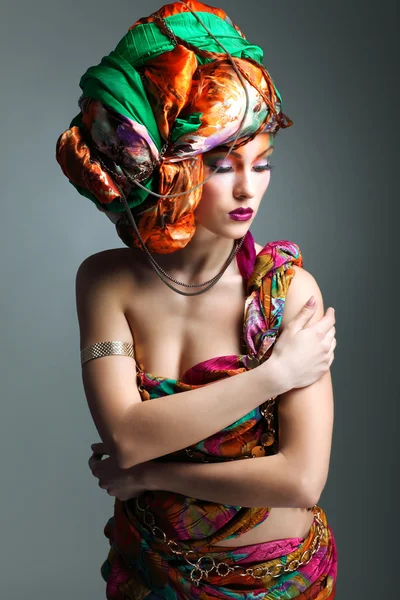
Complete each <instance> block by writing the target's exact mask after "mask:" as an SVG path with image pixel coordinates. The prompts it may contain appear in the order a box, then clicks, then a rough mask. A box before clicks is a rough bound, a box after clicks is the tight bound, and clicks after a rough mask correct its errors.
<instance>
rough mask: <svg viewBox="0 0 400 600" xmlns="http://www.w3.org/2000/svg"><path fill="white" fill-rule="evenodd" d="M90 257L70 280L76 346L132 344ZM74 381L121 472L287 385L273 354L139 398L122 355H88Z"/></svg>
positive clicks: (109, 286)
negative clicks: (194, 384)
mask: <svg viewBox="0 0 400 600" xmlns="http://www.w3.org/2000/svg"><path fill="white" fill-rule="evenodd" d="M97 256H98V255H94V256H93V257H89V259H86V261H84V262H83V263H82V265H81V266H80V268H79V270H78V273H77V277H76V301H77V313H78V320H79V326H80V336H81V350H82V349H83V348H85V347H87V346H88V345H90V344H93V343H94V342H97V341H106V340H121V341H126V342H131V343H133V339H132V334H131V331H130V327H129V324H128V322H127V320H126V317H125V314H124V310H123V308H122V306H121V304H120V299H119V295H118V294H117V293H115V291H113V290H115V289H116V286H115V284H114V282H113V279H112V275H111V276H110V272H109V271H108V273H107V275H105V274H104V273H103V274H102V272H99V269H100V271H101V269H104V267H103V266H100V267H99V266H98V263H99V261H98V260H97V259H96V257H97ZM90 259H91V260H90ZM102 260H103V261H104V257H103V259H102ZM96 267H97V268H96ZM313 312H314V311H313V310H312V309H311V310H310V315H309V316H310V317H311V316H312V314H313ZM307 320H308V319H307ZM309 329H311V328H309ZM314 345H315V344H314ZM292 346H293V344H292ZM321 355H322V353H321ZM321 374H322V372H321V373H320V375H318V376H321ZM317 378H318V377H317V375H316V374H315V379H317ZM82 379H83V384H84V389H85V393H86V397H87V401H88V404H89V409H90V411H91V415H92V418H93V420H94V422H95V425H96V427H97V430H98V433H99V435H100V437H101V439H102V441H103V442H104V443H105V445H106V447H107V448H108V449H109V450H110V454H114V455H115V458H116V460H117V462H118V464H119V466H120V467H121V468H123V469H128V468H130V467H132V466H134V465H136V464H139V463H143V462H146V461H149V460H151V459H154V458H157V457H159V456H164V455H167V454H170V453H171V452H174V451H177V450H181V449H183V448H186V447H187V446H190V445H193V444H196V443H197V442H199V441H201V440H203V439H205V438H207V437H209V436H210V435H212V434H214V433H217V432H218V431H220V430H221V429H223V428H224V427H227V426H228V425H231V424H232V423H234V422H235V421H236V420H238V419H240V418H241V417H243V416H244V415H246V414H247V413H249V412H250V411H252V410H253V409H255V408H256V407H257V406H259V405H260V404H262V403H263V402H264V401H265V400H267V399H268V398H270V397H272V396H277V395H279V394H282V393H284V392H286V391H288V390H290V389H292V387H293V385H292V382H293V380H292V379H291V375H290V373H288V371H287V370H286V369H285V368H284V365H283V363H282V356H279V358H278V357H277V358H275V357H274V354H272V355H271V357H270V358H269V359H268V360H267V361H266V362H265V363H263V364H262V365H260V366H259V367H257V368H255V369H252V370H250V371H246V372H243V373H239V374H238V375H235V376H234V377H227V378H224V379H221V380H218V381H216V382H213V383H210V384H206V385H202V386H200V387H198V388H195V389H193V390H189V391H187V392H179V393H178V394H173V395H170V396H168V398H165V397H161V398H154V399H152V400H149V401H146V402H142V401H141V397H140V394H139V390H138V389H137V385H136V368H135V361H134V359H132V358H130V357H127V356H117V355H115V356H104V357H101V358H98V359H95V360H90V361H88V362H86V363H84V364H83V365H82ZM313 380H314V379H313Z"/></svg>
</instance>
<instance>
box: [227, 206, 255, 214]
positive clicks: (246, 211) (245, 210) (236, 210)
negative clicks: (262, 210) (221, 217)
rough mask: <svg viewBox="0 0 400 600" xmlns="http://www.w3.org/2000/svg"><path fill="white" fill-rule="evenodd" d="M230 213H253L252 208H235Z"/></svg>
mask: <svg viewBox="0 0 400 600" xmlns="http://www.w3.org/2000/svg"><path fill="white" fill-rule="evenodd" d="M229 214H230V215H251V214H253V209H252V208H242V207H240V208H235V210H231V212H230V213H229Z"/></svg>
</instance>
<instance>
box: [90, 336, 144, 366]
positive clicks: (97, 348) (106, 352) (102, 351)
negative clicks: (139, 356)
mask: <svg viewBox="0 0 400 600" xmlns="http://www.w3.org/2000/svg"><path fill="white" fill-rule="evenodd" d="M112 354H119V355H121V356H130V357H131V358H135V355H134V352H133V344H132V343H131V342H119V341H117V342H114V341H113V342H96V343H95V344H91V345H90V346H87V347H86V348H83V350H81V365H83V364H84V363H85V362H87V361H88V360H91V359H92V358H100V357H101V356H111V355H112Z"/></svg>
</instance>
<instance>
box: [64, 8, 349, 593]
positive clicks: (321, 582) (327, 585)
mask: <svg viewBox="0 0 400 600" xmlns="http://www.w3.org/2000/svg"><path fill="white" fill-rule="evenodd" d="M221 40H223V43H221ZM221 49H222V51H221ZM80 85H81V88H82V89H83V94H82V97H81V98H80V101H79V105H80V108H81V113H80V115H78V116H77V117H75V119H74V120H73V121H72V123H71V126H70V129H68V130H67V131H66V132H64V133H63V134H62V135H61V136H60V138H59V140H58V142H57V160H58V162H59V163H60V165H61V167H62V169H63V171H64V173H65V174H66V175H67V176H68V178H69V180H70V181H71V183H72V184H73V185H74V186H75V187H76V189H78V191H79V192H80V193H81V194H83V195H85V196H86V197H88V198H90V199H91V200H92V201H93V202H94V203H95V205H96V206H97V207H98V208H99V209H100V210H102V211H104V212H105V213H106V214H107V216H108V217H109V218H110V219H111V220H112V221H113V222H115V224H116V229H117V232H118V235H119V236H120V237H121V239H122V240H123V241H124V243H125V244H126V245H127V246H128V248H126V249H114V250H108V251H105V252H100V253H98V254H95V255H93V256H90V257H89V258H88V259H86V260H85V261H84V262H83V263H82V265H81V266H80V268H79V270H78V273H77V280H76V292H77V309H78V318H79V325H80V333H81V359H82V375H83V383H84V387H85V392H86V396H87V399H88V403H89V407H90V410H91V414H92V416H93V419H94V422H95V424H96V427H97V429H98V431H99V434H100V437H101V439H102V442H101V443H99V444H94V445H93V446H92V449H93V451H94V452H93V455H92V457H91V458H90V460H89V465H90V468H91V469H92V472H93V475H94V476H95V477H97V478H98V479H99V485H100V487H102V488H104V489H106V490H107V491H108V493H109V494H110V495H112V496H115V505H114V515H113V517H112V518H110V519H109V521H108V522H107V524H106V526H105V530H104V533H105V535H106V536H107V538H108V539H109V542H110V550H109V553H108V556H107V558H106V560H105V561H104V563H103V565H102V568H101V573H102V576H103V578H104V579H105V581H106V582H107V588H106V596H107V598H109V599H122V598H124V599H135V600H139V599H140V600H141V599H143V598H171V599H181V598H182V599H183V598H200V599H211V598H250V597H251V598H253V599H261V598H271V599H272V598H280V597H282V598H295V597H296V598H300V599H311V598H315V599H318V600H323V599H327V598H329V599H332V598H334V595H335V587H336V575H337V553H336V545H335V540H334V537H333V533H332V531H331V529H330V527H329V525H328V523H327V519H326V515H325V513H324V511H323V509H322V508H321V507H319V506H318V505H317V504H316V502H317V501H318V499H319V497H320V494H321V492H322V490H323V487H324V485H325V482H326V478H327V474H328V467H329V457H330V449H331V437H332V426H333V395H332V385H331V378H330V372H329V367H330V365H331V363H332V361H333V358H334V348H335V346H336V339H335V327H334V323H335V319H334V311H333V309H331V308H328V310H327V311H326V313H325V314H324V309H323V299H322V296H321V292H320V290H319V287H318V285H317V283H316V281H315V280H314V278H313V277H312V275H311V274H310V273H308V272H307V271H305V270H304V269H303V268H302V267H303V261H302V256H301V253H300V249H299V247H298V246H297V245H296V244H294V243H293V242H290V241H286V240H280V241H276V242H268V243H267V244H266V245H265V246H264V247H263V246H261V245H259V244H256V243H255V242H254V239H253V237H252V235H251V233H250V230H249V227H250V225H251V223H252V221H253V219H254V217H255V215H256V214H257V211H258V208H259V205H260V203H261V201H262V197H263V194H264V192H265V191H266V189H267V187H268V184H269V181H270V169H271V164H270V159H271V155H272V152H273V148H274V141H275V137H276V134H277V131H278V130H279V128H281V127H282V128H285V127H288V126H290V125H291V124H292V122H291V120H290V119H288V117H286V116H285V115H284V114H283V113H282V110H281V108H282V99H281V96H280V94H279V92H278V90H277V88H276V86H275V85H274V84H273V81H272V79H271V78H270V76H269V74H268V72H267V71H266V69H265V67H264V66H263V65H262V51H261V49H260V48H259V47H258V46H254V45H250V44H249V42H248V41H247V40H246V38H245V36H244V35H243V33H242V32H241V31H240V29H239V28H238V27H237V26H236V25H235V24H233V23H232V21H231V20H230V19H229V18H228V17H227V15H226V14H225V12H224V11H222V10H221V9H217V8H213V7H210V6H207V5H205V4H202V3H200V2H197V1H188V2H186V3H185V2H174V3H172V4H169V5H166V6H164V7H162V8H161V9H160V10H158V11H157V12H156V13H154V14H152V15H150V16H149V17H146V18H143V19H140V20H139V21H137V22H136V23H135V24H134V25H133V26H132V27H131V28H130V29H129V31H128V34H127V35H126V36H124V38H123V39H122V40H121V41H120V42H119V44H118V45H117V47H116V50H115V51H113V52H111V54H110V55H109V56H107V57H104V58H103V59H102V62H101V63H100V65H98V66H96V67H91V68H89V69H88V71H87V72H86V73H85V74H84V76H83V77H82V79H81V81H80ZM122 204H123V205H124V206H123V207H122V206H121V205H122ZM232 242H233V244H232ZM164 284H166V285H164ZM168 288H169V289H168ZM189 290H190V291H189ZM193 290H194V291H193ZM205 292H208V293H205ZM186 296H196V297H195V298H187V297H186ZM313 297H314V298H313ZM308 299H310V300H311V303H306V301H307V300H308ZM313 299H314V303H313V302H312V300H313ZM278 338H279V339H278ZM272 351H273V352H272ZM210 356H211V358H210ZM127 357H128V358H127ZM96 358H102V360H93V359H96ZM145 369H147V370H145ZM134 378H135V379H136V385H134ZM211 383H212V384H213V385H208V384H211ZM165 396H168V400H166V399H165ZM103 455H108V456H109V458H106V459H104V460H101V457H102V456H103ZM247 458H256V459H257V460H251V461H246V460H244V459H247ZM260 507H261V508H260ZM266 507H269V508H266ZM270 507H273V508H270Z"/></svg>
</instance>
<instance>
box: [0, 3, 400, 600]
mask: <svg viewBox="0 0 400 600" xmlns="http://www.w3.org/2000/svg"><path fill="white" fill-rule="evenodd" d="M210 4H213V2H212V1H210ZM160 5H161V2H159V1H158V0H157V1H155V0H146V1H144V0H143V1H136V2H129V1H127V0H125V1H122V0H121V1H119V2H114V3H112V4H110V2H106V1H105V0H95V1H94V0H86V2H77V1H76V0H68V2H57V1H54V0H52V1H50V0H47V1H45V0H38V1H36V2H29V1H28V0H26V1H25V2H18V1H13V2H11V1H9V2H5V3H4V1H3V2H2V3H1V19H0V23H1V24H0V32H1V36H0V43H1V75H2V77H1V83H2V85H1V89H2V92H1V94H0V103H1V113H0V114H1V119H2V126H1V133H2V135H1V146H2V150H1V162H0V169H1V182H2V219H1V236H0V239H1V245H2V248H1V253H0V260H1V282H2V286H1V295H0V303H1V333H2V344H1V361H0V365H1V367H0V368H1V389H2V403H1V419H0V422H1V425H0V427H1V431H0V440H1V450H2V477H1V480H2V485H1V496H0V498H1V507H0V508H1V510H0V515H1V533H2V543H1V547H0V565H1V566H0V571H1V572H2V575H1V584H0V586H1V595H2V597H4V598H7V600H16V599H18V600H22V598H29V599H30V600H36V599H37V600H39V599H40V600H53V599H54V598H57V600H71V599H72V598H74V599H76V600H77V599H79V600H80V599H83V598H85V599H93V600H99V599H100V598H105V591H104V589H105V583H104V582H103V580H102V579H101V576H100V565H101V563H102V562H103V560H104V559H105V557H106V555H107V551H108V542H107V540H106V538H105V537H104V536H103V527H104V525H105V523H106V521H107V520H108V518H109V517H110V516H111V515H112V508H113V498H111V497H110V496H108V495H107V493H106V492H105V491H103V490H100V488H99V487H98V485H97V479H95V478H94V477H93V476H92V475H91V473H90V470H89V467H88V465H87V461H88V458H89V456H90V444H91V443H93V442H95V441H98V435H97V432H96V429H95V427H94V425H93V423H92V421H91V417H90V413H89V411H88V408H87V404H86V399H85V396H84V392H83V387H82V383H81V373H80V360H79V331H78V324H77V318H76V309H75V295H74V281H75V274H76V271H77V268H78V266H79V264H80V263H81V262H82V260H83V259H84V258H86V257H87V256H88V255H90V254H93V253H95V252H99V251H100V250H103V249H106V248H112V247H119V246H122V242H121V241H120V239H119V238H118V236H117V234H116V232H115V230H114V226H113V225H112V224H111V222H110V221H109V220H108V219H107V218H106V217H105V216H104V215H102V214H100V212H98V211H97V209H96V208H95V207H94V205H93V204H92V203H91V202H90V201H89V200H87V199H86V198H84V197H82V196H80V195H79V194H78V193H77V192H76V191H75V190H74V188H73V187H72V186H71V185H70V184H69V183H68V181H67V179H66V178H65V176H64V175H63V174H62V172H61V169H60V167H59V165H58V164H57V162H56V160H55V144H56V140H57V138H58V136H59V135H60V133H62V132H63V131H64V130H65V129H67V128H68V126H69V122H70V120H71V119H72V117H73V116H75V115H76V114H77V112H78V105H77V100H78V97H79V95H80V88H79V86H78V82H79V79H80V77H81V75H82V74H83V73H84V71H85V70H86V69H87V68H88V67H89V66H90V65H93V64H97V63H98V62H99V61H100V59H101V58H102V56H104V55H105V54H108V53H109V52H110V51H111V50H112V49H113V48H114V47H115V45H116V44H117V42H118V41H119V39H120V38H121V37H122V36H123V35H124V34H125V32H126V31H127V29H128V27H129V26H130V25H132V24H133V23H134V22H135V21H136V20H137V19H138V18H140V17H142V16H145V15H148V14H150V13H151V12H152V11H154V10H156V9H157V8H159V6H160ZM217 5H219V6H221V7H222V8H224V9H225V10H226V11H227V12H228V14H229V16H230V17H231V18H232V19H233V20H234V21H236V22H237V24H238V25H239V26H240V27H241V29H242V30H243V32H244V33H245V35H246V36H247V37H248V39H249V40H250V41H253V42H255V43H257V44H259V45H261V46H262V47H263V49H264V64H265V65H266V66H267V68H268V70H269V72H270V73H271V75H272V77H273V78H274V81H275V83H276V85H277V86H278V89H279V90H280V92H281V93H282V96H283V101H284V112H286V114H287V115H289V116H290V117H291V118H292V119H293V121H294V125H293V127H291V128H289V129H287V130H281V132H280V133H279V135H278V138H277V143H276V150H275V152H274V157H273V161H272V162H273V164H274V165H275V169H274V171H273V173H272V181H271V184H270V187H269V188H268V191H267V193H266V197H265V198H264V200H263V203H262V205H261V209H260V212H259V214H258V216H257V219H256V223H255V224H254V227H253V228H252V231H253V234H254V236H255V238H256V241H257V242H258V243H260V244H262V245H264V244H265V243H266V242H267V241H269V240H278V239H289V240H292V241H294V242H296V243H297V244H299V246H300V248H301V251H302V253H303V258H304V267H305V268H306V269H307V270H308V271H310V272H311V273H312V274H313V275H314V277H315V278H316V280H317V282H318V283H319V285H320V288H321V290H322V293H323V296H324V300H325V307H326V308H327V307H328V306H333V307H335V309H336V318H337V323H336V328H337V340H338V346H337V350H336V352H335V361H334V363H333V366H332V377H333V382H334V391H335V428H334V439H333V449H332V458H331V466H330V474H329V479H328V483H327V485H326V488H325V490H324V492H323V495H322V497H321V499H320V502H319V503H320V504H321V506H323V508H324V509H325V511H326V513H327V516H328V520H329V522H330V525H331V527H332V529H333V531H334V534H335V536H336V540H337V544H338V550H339V573H338V575H339V576H338V588H337V589H338V592H337V598H338V599H339V600H347V599H352V600H354V598H363V599H364V600H367V599H371V600H372V598H374V599H375V598H384V597H385V598H386V597H391V598H392V597H393V598H394V596H395V595H396V594H395V591H394V589H393V588H394V586H395V585H396V582H397V577H396V573H395V572H394V567H395V561H394V558H392V555H393V554H394V553H397V552H398V550H397V536H398V520H397V514H398V513H396V512H395V506H396V505H397V497H395V495H396V492H397V491H398V486H397V485H396V488H395V482H396V484H397V481H396V480H397V477H398V470H396V467H397V469H398V455H396V447H395V442H396V441H397V437H398V412H399V411H398V403H399V392H398V383H397V379H398V377H397V373H396V372H395V361H396V364H397V361H398V358H399V354H398V352H397V344H395V334H396V333H397V331H396V329H397V327H396V326H397V319H396V317H397V315H396V313H395V311H394V310H393V309H394V308H395V306H396V304H394V305H393V300H395V301H396V300H397V296H396V293H395V291H396V290H395V285H396V283H397V279H398V271H399V268H398V257H397V250H398V245H397V246H395V242H396V237H395V236H396V229H397V227H398V225H397V222H396V216H397V214H395V208H397V207H395V195H397V197H398V179H397V176H398V172H399V168H398V156H399V153H398V149H397V141H398V127H397V122H398V94H397V93H396V92H397V91H398V86H397V78H398V64H399V61H398V56H396V54H395V53H396V51H397V45H395V41H394V40H395V35H396V34H398V29H399V28H398V19H397V11H396V2H394V1H393V2H389V1H381V2H379V3H378V4H377V3H374V4H373V3H372V2H371V3H369V2H363V1H354V0H353V1H351V2H349V1H346V2H345V1H343V0H340V1H337V2H320V1H317V0H308V1H304V2H295V1H294V0H292V1H290V2H288V1H287V2H279V3H278V2H271V1H266V2H259V1H256V0H246V1H245V2H239V1H235V2H234V1H230V2H228V1H227V0H221V1H220V2H219V3H217ZM299 409H300V408H299ZM397 452H398V448H397ZM396 463H397V464H396ZM396 564H397V563H396Z"/></svg>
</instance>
